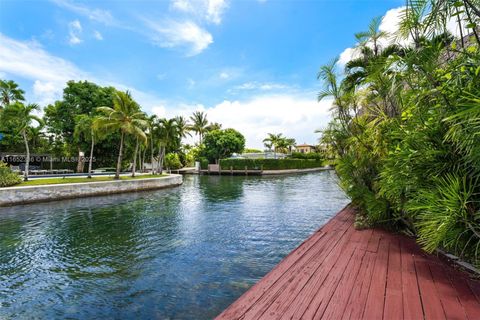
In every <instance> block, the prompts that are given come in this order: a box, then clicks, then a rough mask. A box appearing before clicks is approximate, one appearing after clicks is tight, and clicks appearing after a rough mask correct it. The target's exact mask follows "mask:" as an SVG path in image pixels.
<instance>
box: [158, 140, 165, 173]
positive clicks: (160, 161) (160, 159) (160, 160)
mask: <svg viewBox="0 0 480 320" xmlns="http://www.w3.org/2000/svg"><path fill="white" fill-rule="evenodd" d="M158 151H159V152H158V171H157V173H158V174H162V173H163V158H165V147H164V146H161V147H160V150H158Z"/></svg>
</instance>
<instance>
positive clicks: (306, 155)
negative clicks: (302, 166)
mask: <svg viewBox="0 0 480 320" xmlns="http://www.w3.org/2000/svg"><path fill="white" fill-rule="evenodd" d="M290 158H292V159H313V160H325V154H323V153H319V152H309V153H302V152H292V155H291V156H290Z"/></svg>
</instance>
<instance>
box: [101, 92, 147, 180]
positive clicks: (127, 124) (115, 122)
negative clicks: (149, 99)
mask: <svg viewBox="0 0 480 320" xmlns="http://www.w3.org/2000/svg"><path fill="white" fill-rule="evenodd" d="M97 110H98V111H99V112H100V113H102V115H101V116H98V118H97V119H96V121H95V123H94V128H95V129H97V130H108V131H110V132H118V133H119V134H120V147H119V151H118V158H117V169H116V172H115V179H120V170H121V168H122V157H123V146H124V140H125V136H126V135H128V134H130V135H134V136H135V137H138V138H140V139H142V140H143V141H146V140H147V137H146V135H145V132H144V131H143V128H145V127H147V125H148V123H147V121H146V120H145V114H144V113H143V112H142V111H141V110H140V106H139V105H138V104H137V103H136V102H135V101H134V100H133V99H132V97H131V96H130V93H129V92H128V91H127V92H121V91H118V92H117V94H116V96H115V97H114V99H113V107H99V108H97Z"/></svg>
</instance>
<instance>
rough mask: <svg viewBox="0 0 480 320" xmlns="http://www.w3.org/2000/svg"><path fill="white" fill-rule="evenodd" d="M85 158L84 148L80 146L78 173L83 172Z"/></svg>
mask: <svg viewBox="0 0 480 320" xmlns="http://www.w3.org/2000/svg"><path fill="white" fill-rule="evenodd" d="M84 163H85V162H84V159H83V157H82V150H80V147H79V148H78V160H77V173H81V172H83V165H84Z"/></svg>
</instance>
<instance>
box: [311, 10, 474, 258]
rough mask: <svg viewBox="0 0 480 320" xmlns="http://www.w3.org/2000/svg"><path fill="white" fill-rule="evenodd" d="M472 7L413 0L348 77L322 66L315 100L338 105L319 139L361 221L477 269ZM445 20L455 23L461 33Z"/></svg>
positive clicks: (362, 42) (361, 49)
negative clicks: (408, 237)
mask: <svg viewBox="0 0 480 320" xmlns="http://www.w3.org/2000/svg"><path fill="white" fill-rule="evenodd" d="M471 3H472V4H473V7H472V4H471ZM471 3H470V2H467V1H457V2H454V1H453V2H450V1H415V2H413V1H412V2H410V1H409V2H408V6H406V9H404V12H403V13H402V14H401V21H400V24H399V30H398V32H397V33H396V34H387V33H385V32H384V31H381V30H379V24H380V22H381V19H378V18H377V19H374V20H373V21H372V23H371V25H370V26H369V28H368V29H369V30H368V31H366V32H362V33H359V34H357V35H356V37H357V40H358V41H359V45H358V47H357V48H356V49H355V50H356V52H358V55H357V56H356V57H355V58H354V59H352V60H351V61H349V62H348V63H346V65H345V69H344V72H343V74H340V73H339V70H338V64H337V61H336V60H335V61H333V62H331V63H329V64H327V65H325V66H323V67H321V69H320V72H319V74H318V77H319V79H320V80H321V81H322V83H323V85H324V87H323V90H322V91H321V92H320V94H319V96H318V98H319V99H323V98H327V97H328V98H331V99H333V101H334V106H333V109H332V110H333V120H332V121H331V123H330V124H329V125H328V127H327V128H326V129H325V130H324V131H323V135H322V143H323V144H325V145H328V146H329V147H330V148H331V149H333V150H334V152H335V157H336V160H335V162H336V170H337V173H338V175H339V178H340V183H341V186H342V187H343V189H344V190H345V191H346V192H347V193H348V195H349V196H350V197H351V199H352V202H353V203H354V204H355V205H356V206H358V207H359V209H361V211H362V212H363V216H362V217H361V219H359V221H358V224H359V225H362V226H363V225H374V224H377V225H379V224H380V225H387V226H390V227H393V228H396V229H400V230H403V231H404V232H407V233H410V234H412V235H414V236H416V237H417V239H418V243H419V244H420V245H421V246H422V247H423V248H424V249H425V250H426V251H428V252H433V251H434V250H436V249H439V248H441V249H444V250H447V251H449V252H451V253H454V254H456V255H458V256H461V257H462V258H463V259H465V260H469V261H470V262H473V263H474V264H476V265H477V266H478V265H479V264H480V135H479V132H480V50H479V45H480V37H479V30H478V27H477V26H478V25H479V22H480V16H479V12H478V10H475V6H477V8H478V1H471ZM458 12H462V14H461V15H458ZM446 21H456V22H457V34H456V35H455V36H454V35H452V34H450V33H448V31H446V30H449V29H448V28H447V25H446ZM460 30H461V31H462V32H461V33H460ZM392 39H395V40H393V41H392Z"/></svg>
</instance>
